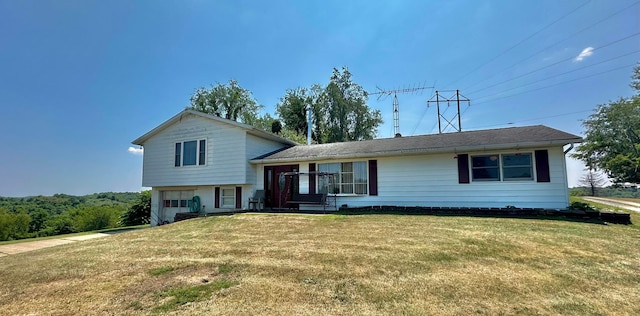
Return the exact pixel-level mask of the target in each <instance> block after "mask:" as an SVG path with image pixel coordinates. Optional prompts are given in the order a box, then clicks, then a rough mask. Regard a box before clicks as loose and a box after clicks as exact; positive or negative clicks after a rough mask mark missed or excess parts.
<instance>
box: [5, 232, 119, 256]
mask: <svg viewBox="0 0 640 316" xmlns="http://www.w3.org/2000/svg"><path fill="white" fill-rule="evenodd" d="M109 235H113V234H105V233H95V234H88V235H80V236H71V237H62V238H53V239H44V240H36V241H24V242H19V243H15V244H8V245H0V257H3V256H6V255H13V254H16V253H21V252H27V251H32V250H38V249H42V248H49V247H53V246H58V245H64V244H69V243H72V242H78V241H83V240H88V239H94V238H101V237H105V236H109Z"/></svg>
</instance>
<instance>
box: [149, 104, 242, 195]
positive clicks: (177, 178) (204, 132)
mask: <svg viewBox="0 0 640 316" xmlns="http://www.w3.org/2000/svg"><path fill="white" fill-rule="evenodd" d="M245 135H246V131H245V130H244V129H242V128H240V127H236V126H233V125H229V124H225V123H221V122H213V121H211V120H209V119H206V118H202V117H199V116H195V115H185V116H184V117H183V118H182V120H181V121H180V122H177V123H175V124H173V125H171V126H169V127H167V128H166V129H164V130H163V131H161V132H159V133H158V134H156V135H154V136H153V137H151V138H149V139H148V140H147V141H146V142H145V143H144V151H145V152H144V156H143V172H142V185H143V186H146V187H156V186H157V187H162V186H192V185H214V184H234V185H235V184H244V183H246V181H247V168H248V167H247V165H248V164H249V162H248V160H247V159H245V158H244V157H246V154H245ZM199 140H206V145H205V148H204V153H203V154H204V155H203V156H204V159H205V161H198V162H196V164H197V165H195V166H184V167H180V168H177V167H175V165H176V160H177V159H178V158H177V155H176V144H177V143H180V144H181V147H183V145H182V143H183V142H185V141H187V142H189V141H199ZM198 143H199V142H198ZM182 155H184V154H183V153H182V154H181V156H182ZM196 155H197V156H201V154H200V152H199V150H198V152H196ZM181 158H182V157H181ZM198 158H199V157H198ZM182 159H183V158H182ZM201 164H204V165H201Z"/></svg>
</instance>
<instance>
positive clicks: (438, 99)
mask: <svg viewBox="0 0 640 316" xmlns="http://www.w3.org/2000/svg"><path fill="white" fill-rule="evenodd" d="M440 92H454V90H445V91H436V94H435V95H434V96H432V97H431V99H429V100H427V107H429V104H430V103H434V102H435V103H436V105H437V107H438V133H439V134H442V131H443V130H446V129H447V128H449V127H453V128H454V129H455V130H456V132H462V122H461V121H462V117H461V115H460V102H461V101H462V102H467V107H468V106H471V100H469V99H467V97H465V96H463V95H462V94H460V90H455V94H454V95H453V96H451V97H448V98H445V97H443V96H442V95H441V94H440ZM434 98H435V100H434ZM441 102H443V103H444V102H446V103H447V109H446V110H445V111H444V112H440V103H441ZM451 102H455V103H456V105H457V107H458V112H457V113H456V114H455V115H454V116H453V117H452V118H451V119H448V118H446V117H445V116H444V115H445V114H446V112H447V110H448V109H449V106H450V105H451ZM456 118H457V119H458V128H456V127H455V125H454V122H455V119H456ZM443 119H444V120H445V121H446V122H447V124H446V126H445V127H444V128H442V124H441V120H443Z"/></svg>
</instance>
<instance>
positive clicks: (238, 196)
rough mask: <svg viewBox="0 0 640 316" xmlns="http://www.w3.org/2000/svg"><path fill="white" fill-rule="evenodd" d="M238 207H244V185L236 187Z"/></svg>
mask: <svg viewBox="0 0 640 316" xmlns="http://www.w3.org/2000/svg"><path fill="white" fill-rule="evenodd" d="M236 208H242V187H236Z"/></svg>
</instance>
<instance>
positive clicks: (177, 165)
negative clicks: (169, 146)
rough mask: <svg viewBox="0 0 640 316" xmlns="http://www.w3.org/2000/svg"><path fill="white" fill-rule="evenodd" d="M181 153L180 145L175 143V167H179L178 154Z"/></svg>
mask: <svg viewBox="0 0 640 316" xmlns="http://www.w3.org/2000/svg"><path fill="white" fill-rule="evenodd" d="M181 152H182V143H176V158H175V166H176V167H180V161H181V159H180V153H181Z"/></svg>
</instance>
